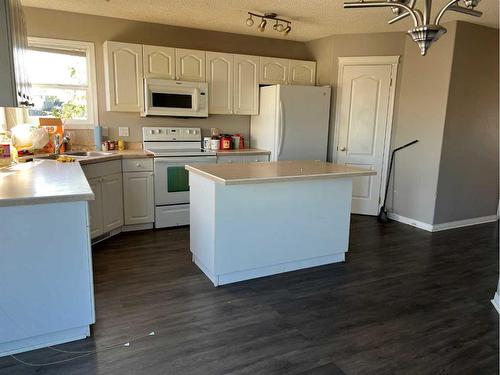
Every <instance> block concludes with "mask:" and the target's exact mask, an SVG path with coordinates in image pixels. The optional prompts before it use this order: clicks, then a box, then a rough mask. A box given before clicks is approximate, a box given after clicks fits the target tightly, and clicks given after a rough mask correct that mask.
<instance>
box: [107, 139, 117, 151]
mask: <svg viewBox="0 0 500 375" xmlns="http://www.w3.org/2000/svg"><path fill="white" fill-rule="evenodd" d="M114 149H116V142H115V141H108V150H110V151H111V150H114Z"/></svg>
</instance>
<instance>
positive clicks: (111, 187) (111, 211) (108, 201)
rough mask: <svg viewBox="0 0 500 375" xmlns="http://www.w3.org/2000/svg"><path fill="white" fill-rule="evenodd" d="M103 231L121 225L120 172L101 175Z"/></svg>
mask: <svg viewBox="0 0 500 375" xmlns="http://www.w3.org/2000/svg"><path fill="white" fill-rule="evenodd" d="M102 218H103V231H104V232H109V231H111V230H113V229H116V228H118V227H120V226H122V225H123V183H122V174H121V173H115V174H111V175H108V176H104V177H102Z"/></svg>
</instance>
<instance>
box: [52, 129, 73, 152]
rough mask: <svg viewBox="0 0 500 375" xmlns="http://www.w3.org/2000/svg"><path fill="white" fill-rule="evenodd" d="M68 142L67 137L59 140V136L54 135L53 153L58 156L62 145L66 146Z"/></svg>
mask: <svg viewBox="0 0 500 375" xmlns="http://www.w3.org/2000/svg"><path fill="white" fill-rule="evenodd" d="M69 141H70V138H69V137H68V136H67V135H65V136H64V137H62V139H61V135H60V134H55V136H54V144H55V147H54V153H56V154H60V153H61V147H62V145H64V144H68V143H69Z"/></svg>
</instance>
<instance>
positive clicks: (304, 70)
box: [288, 60, 316, 86]
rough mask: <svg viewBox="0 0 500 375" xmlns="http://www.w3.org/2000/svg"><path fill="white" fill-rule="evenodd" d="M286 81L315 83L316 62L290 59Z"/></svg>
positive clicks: (302, 83)
mask: <svg viewBox="0 0 500 375" xmlns="http://www.w3.org/2000/svg"><path fill="white" fill-rule="evenodd" d="M288 83H290V84H291V85H311V86H314V84H315V83H316V62H315V61H303V60H290V71H289V75H288Z"/></svg>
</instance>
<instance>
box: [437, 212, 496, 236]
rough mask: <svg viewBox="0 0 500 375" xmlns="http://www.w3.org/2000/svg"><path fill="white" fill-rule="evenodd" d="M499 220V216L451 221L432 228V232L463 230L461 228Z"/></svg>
mask: <svg viewBox="0 0 500 375" xmlns="http://www.w3.org/2000/svg"><path fill="white" fill-rule="evenodd" d="M497 220H498V216H497V215H489V216H482V217H475V218H472V219H465V220H458V221H451V222H449V223H442V224H434V225H433V226H432V231H433V232H438V231H440V230H446V229H453V228H461V227H468V226H470V225H478V224H485V223H492V222H494V221H497Z"/></svg>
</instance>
